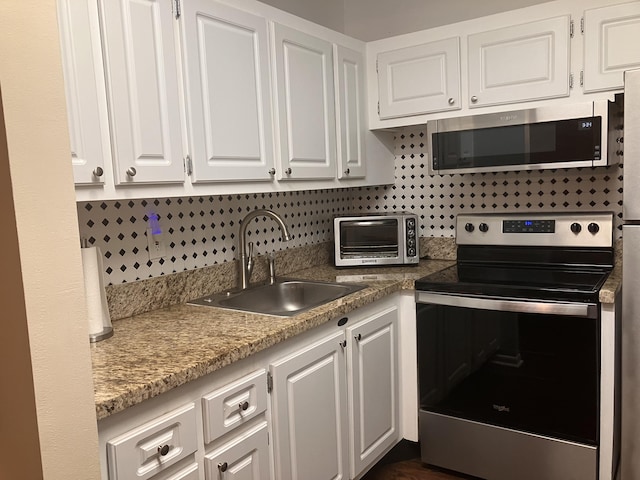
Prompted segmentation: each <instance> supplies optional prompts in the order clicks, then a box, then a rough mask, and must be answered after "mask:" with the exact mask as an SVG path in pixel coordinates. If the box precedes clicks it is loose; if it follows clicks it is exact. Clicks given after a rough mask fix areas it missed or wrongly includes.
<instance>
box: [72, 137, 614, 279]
mask: <svg viewBox="0 0 640 480" xmlns="http://www.w3.org/2000/svg"><path fill="white" fill-rule="evenodd" d="M395 155H396V159H395V170H396V182H395V185H389V186H379V187H366V188H351V189H349V188H345V189H335V190H316V191H300V192H281V193H260V194H242V195H220V196H208V197H182V198H160V199H147V200H121V201H105V202H78V204H77V206H78V220H79V224H80V236H81V238H83V239H86V240H87V241H88V243H89V244H90V245H92V246H99V247H100V248H101V250H102V253H103V255H104V268H105V283H106V284H118V283H122V282H131V281H135V280H139V279H144V278H150V277H157V276H160V275H166V274H169V273H173V272H180V271H184V270H192V269H195V268H200V267H204V266H209V265H214V264H218V263H223V262H227V261H230V260H233V259H235V258H236V245H237V238H236V237H237V234H238V229H239V222H240V220H241V219H242V218H243V217H244V216H245V215H246V214H247V213H248V212H249V211H251V210H254V209H256V208H269V209H272V210H274V211H276V212H278V213H280V214H281V215H282V216H283V218H284V220H285V222H286V223H287V225H288V226H289V228H290V231H291V233H292V234H293V239H292V240H291V241H290V242H287V243H283V242H281V241H280V232H279V231H278V228H277V226H276V224H275V223H274V222H273V221H272V220H270V219H257V220H256V221H254V223H253V224H252V226H251V228H250V229H249V233H250V239H251V240H252V241H253V242H254V244H255V252H256V253H259V254H264V253H267V252H268V251H271V250H281V249H284V248H287V247H289V246H294V247H297V246H303V245H310V244H316V243H322V242H327V241H330V240H332V235H333V230H332V229H333V225H332V218H333V216H334V215H335V214H340V213H346V212H351V211H360V212H385V211H397V210H408V211H412V212H415V213H417V214H418V215H419V216H420V219H421V221H420V230H421V236H434V237H452V236H454V235H455V231H454V228H455V227H454V226H455V217H456V215H457V214H458V213H460V212H520V211H522V212H539V211H565V212H568V211H594V210H599V211H602V210H605V211H612V212H614V213H615V216H616V226H617V227H618V228H617V230H616V231H617V236H618V237H620V236H622V230H621V217H622V166H621V165H620V166H619V165H614V166H611V167H598V168H580V169H562V170H535V171H523V172H501V173H485V174H465V175H445V176H429V175H427V173H426V162H427V147H426V130H425V129H424V128H418V127H413V128H406V129H404V130H402V131H400V132H398V133H397V136H396V139H395ZM154 215H155V216H157V218H158V220H159V227H160V230H161V231H162V234H161V235H162V240H163V242H164V244H165V246H166V256H165V257H164V258H162V259H159V260H149V254H148V250H147V229H148V228H149V218H150V217H153V216H154Z"/></svg>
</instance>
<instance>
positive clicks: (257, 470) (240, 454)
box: [204, 422, 270, 480]
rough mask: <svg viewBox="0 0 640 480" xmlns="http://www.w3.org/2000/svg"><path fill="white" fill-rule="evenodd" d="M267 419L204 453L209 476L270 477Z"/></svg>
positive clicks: (229, 479)
mask: <svg viewBox="0 0 640 480" xmlns="http://www.w3.org/2000/svg"><path fill="white" fill-rule="evenodd" d="M268 435H269V434H268V427H267V422H262V423H260V424H258V425H257V426H255V427H253V428H252V429H251V430H249V431H248V432H246V433H243V434H241V435H238V436H236V437H234V438H232V439H231V440H229V441H227V442H225V443H224V444H223V445H222V446H220V447H219V448H217V449H215V450H214V451H212V452H211V453H208V454H207V455H205V456H204V465H205V478H206V479H207V480H219V479H223V480H268V479H269V476H270V475H269V436H268Z"/></svg>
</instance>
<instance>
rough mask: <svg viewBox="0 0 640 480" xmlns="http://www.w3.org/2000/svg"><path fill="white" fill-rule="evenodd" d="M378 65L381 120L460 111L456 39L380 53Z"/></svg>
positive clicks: (458, 56) (458, 50) (458, 53)
mask: <svg viewBox="0 0 640 480" xmlns="http://www.w3.org/2000/svg"><path fill="white" fill-rule="evenodd" d="M377 62H378V64H377V67H378V95H379V112H378V113H379V116H380V118H381V119H385V118H394V117H404V116H408V115H421V114H424V113H431V112H440V111H446V110H458V109H460V108H461V106H462V103H461V102H460V39H459V38H458V37H455V38H448V39H445V40H440V41H437V42H431V43H425V44H422V45H416V46H412V47H407V48H401V49H398V50H390V51H388V52H383V53H380V54H378V59H377Z"/></svg>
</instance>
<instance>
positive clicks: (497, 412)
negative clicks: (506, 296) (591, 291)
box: [416, 292, 600, 480]
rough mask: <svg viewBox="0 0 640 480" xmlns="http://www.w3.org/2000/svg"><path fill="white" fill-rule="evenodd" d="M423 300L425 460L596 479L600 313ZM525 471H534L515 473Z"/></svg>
mask: <svg viewBox="0 0 640 480" xmlns="http://www.w3.org/2000/svg"><path fill="white" fill-rule="evenodd" d="M416 299H417V302H418V305H417V341H418V346H417V347H418V376H419V386H418V388H419V392H420V398H419V401H420V441H421V444H422V445H421V446H422V451H423V461H425V462H426V463H432V464H434V465H439V466H442V467H445V468H451V469H453V470H458V471H462V472H465V473H468V474H471V475H476V476H479V477H484V478H522V479H524V478H545V479H549V480H550V479H556V478H558V479H561V478H562V479H566V478H581V479H582V478H585V479H587V478H595V474H596V464H597V453H596V452H597V445H598V433H599V432H598V425H599V385H600V360H599V358H600V357H599V348H600V346H599V345H600V343H599V319H598V309H597V306H596V305H593V304H589V305H585V304H581V303H562V302H530V301H517V300H500V299H487V298H473V297H461V296H455V295H447V294H438V293H428V292H417V293H416ZM465 445H466V446H467V449H468V450H469V452H467V453H468V455H467V459H465V460H460V459H461V458H464V457H465ZM452 451H453V452H456V453H455V454H454V455H453V456H450V452H452ZM505 451H509V452H511V455H512V456H511V457H510V460H508V461H507V460H505V458H504V455H503V452H505ZM534 452H535V453H534ZM536 455H538V456H539V457H544V458H543V459H541V458H536ZM492 457H495V458H498V459H499V460H498V463H497V464H492V463H491V460H490V459H491V458H492ZM474 458H475V459H476V460H477V462H476V463H474V460H473V459H474ZM553 458H556V459H560V460H559V462H558V463H557V464H554V463H553V461H552V459H553ZM470 459H471V460H470ZM461 461H462V462H463V463H462V464H460V462H461ZM528 461H531V465H528V464H527V462H528ZM465 462H467V463H465ZM509 462H512V463H513V465H512V471H509V467H507V464H508V463H509ZM491 465H493V466H491ZM567 465H570V466H571V467H570V468H572V469H574V470H572V471H571V473H570V476H567V475H569V473H568V472H567V471H566V470H564V469H566V468H567ZM522 468H525V469H526V470H530V472H528V473H527V474H526V475H524V474H522V472H520V474H517V472H516V470H520V469H522ZM505 472H509V473H506V474H505ZM576 472H580V475H584V476H577V477H574V476H573V475H575V474H576ZM529 474H530V475H529ZM509 475H514V476H511V477H509ZM522 475H524V476H522Z"/></svg>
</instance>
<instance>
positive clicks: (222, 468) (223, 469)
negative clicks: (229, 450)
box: [218, 462, 229, 472]
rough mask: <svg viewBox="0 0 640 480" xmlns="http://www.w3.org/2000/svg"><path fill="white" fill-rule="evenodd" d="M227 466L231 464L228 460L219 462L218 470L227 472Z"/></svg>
mask: <svg viewBox="0 0 640 480" xmlns="http://www.w3.org/2000/svg"><path fill="white" fill-rule="evenodd" d="M227 468H229V465H227V462H224V463H219V464H218V470H220V471H221V472H226V471H227Z"/></svg>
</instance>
